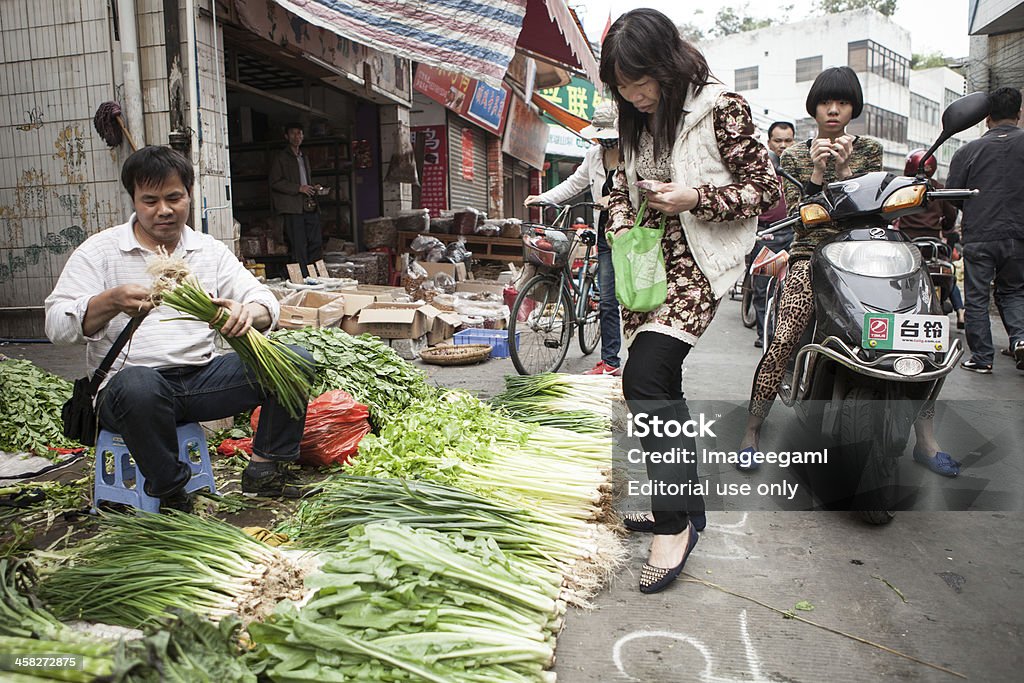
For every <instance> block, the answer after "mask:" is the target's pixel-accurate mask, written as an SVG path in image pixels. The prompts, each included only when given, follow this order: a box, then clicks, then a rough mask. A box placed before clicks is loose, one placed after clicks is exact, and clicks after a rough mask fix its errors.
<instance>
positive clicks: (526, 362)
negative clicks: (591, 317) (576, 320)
mask: <svg viewBox="0 0 1024 683" xmlns="http://www.w3.org/2000/svg"><path fill="white" fill-rule="evenodd" d="M571 316H572V312H571V309H570V308H569V297H568V296H567V295H566V293H565V291H564V290H563V288H562V281H561V278H558V277H555V276H551V275H537V276H536V277H534V278H532V279H531V280H530V281H529V282H527V283H526V286H525V287H523V289H522V291H520V292H519V295H518V296H517V297H516V300H515V303H513V304H512V311H511V319H510V320H509V323H508V339H509V344H508V346H509V352H510V354H511V356H512V365H514V366H515V368H516V372H518V373H519V374H520V375H535V374H537V373H541V372H557V371H558V368H560V367H561V365H562V361H563V360H564V359H565V353H566V351H568V350H569V336H570V335H571V334H572V323H571V321H570V317H571ZM517 335H518V338H519V343H518V344H516V337H517Z"/></svg>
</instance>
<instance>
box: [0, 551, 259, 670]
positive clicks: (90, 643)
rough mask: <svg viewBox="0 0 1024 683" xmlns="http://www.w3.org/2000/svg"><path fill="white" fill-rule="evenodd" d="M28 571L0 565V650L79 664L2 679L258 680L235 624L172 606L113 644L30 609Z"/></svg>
mask: <svg viewBox="0 0 1024 683" xmlns="http://www.w3.org/2000/svg"><path fill="white" fill-rule="evenodd" d="M32 574H33V571H32V569H31V567H30V566H29V565H28V563H27V562H24V561H22V562H19V563H14V564H12V563H10V562H8V561H7V560H2V561H0V653H3V654H15V655H20V656H24V657H33V656H34V657H58V656H59V657H68V656H73V657H75V658H76V659H77V660H78V662H79V665H78V666H76V667H73V668H69V667H62V668H50V669H47V668H33V669H27V668H26V669H23V670H22V673H21V674H17V673H14V672H11V671H6V672H4V674H3V676H2V677H3V680H4V681H11V682H12V683H17V682H18V681H39V680H61V681H82V682H83V683H85V682H91V681H96V680H104V681H106V680H110V681H118V682H119V683H163V682H164V681H188V682H189V683H256V676H255V674H253V673H252V672H251V671H250V670H249V668H248V667H247V666H246V664H245V662H244V660H242V659H241V658H239V654H240V653H239V630H240V627H241V622H239V621H238V619H235V618H227V619H224V620H222V621H221V622H220V624H212V623H210V622H209V621H208V620H206V619H203V618H201V617H197V616H196V615H195V614H193V613H191V612H186V611H184V610H180V609H175V610H173V611H172V614H170V615H169V619H168V620H162V621H159V622H156V623H154V624H152V628H149V629H147V633H146V636H145V637H144V638H141V639H137V640H130V641H120V642H115V641H113V640H110V639H108V638H106V637H102V636H98V635H94V634H93V633H91V632H82V631H79V630H76V629H73V628H70V627H68V626H66V625H65V624H63V623H61V622H60V621H59V620H58V619H57V618H56V617H54V616H53V615H52V614H50V613H49V612H47V611H46V610H45V609H43V608H41V607H40V606H39V605H38V604H32V603H31V602H30V601H29V598H28V597H27V595H26V593H28V592H30V591H31V580H30V579H31V577H32ZM30 672H31V673H30Z"/></svg>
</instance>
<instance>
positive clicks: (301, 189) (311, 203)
mask: <svg viewBox="0 0 1024 683" xmlns="http://www.w3.org/2000/svg"><path fill="white" fill-rule="evenodd" d="M303 137H304V135H303V132H302V126H301V125H300V124H298V123H289V124H288V125H287V126H285V130H284V139H285V140H287V141H288V146H287V147H286V148H284V149H282V150H281V151H280V152H278V153H277V156H275V157H274V160H273V161H272V162H271V164H270V194H271V196H272V197H273V200H274V211H275V212H276V213H277V215H279V216H281V219H282V220H283V221H284V233H285V235H286V236H287V237H288V242H289V244H290V245H291V247H290V248H291V253H292V258H293V259H295V260H296V261H298V263H299V266H301V268H302V275H303V277H306V276H308V275H309V273H308V271H307V269H306V266H307V265H309V264H310V263H316V262H317V261H319V260H320V259H321V258H323V244H322V238H321V236H320V209H319V207H317V204H316V199H315V197H316V194H317V190H318V188H317V187H315V186H314V185H313V184H312V175H311V174H310V170H309V159H307V158H306V156H305V155H304V154H303V153H302V149H300V148H301V146H302V140H303Z"/></svg>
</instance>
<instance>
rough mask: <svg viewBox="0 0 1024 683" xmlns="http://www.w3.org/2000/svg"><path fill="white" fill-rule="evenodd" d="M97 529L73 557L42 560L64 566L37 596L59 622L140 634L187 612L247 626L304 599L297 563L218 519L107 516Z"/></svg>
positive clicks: (52, 556)
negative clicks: (165, 617)
mask: <svg viewBox="0 0 1024 683" xmlns="http://www.w3.org/2000/svg"><path fill="white" fill-rule="evenodd" d="M100 526H101V531H100V533H99V534H97V535H96V536H94V537H93V538H91V539H89V540H88V541H86V542H85V543H83V544H82V545H80V546H78V547H77V548H76V549H75V551H74V554H73V555H70V556H64V555H62V554H46V553H39V554H38V556H39V557H40V558H41V559H43V560H44V561H45V560H51V561H53V560H56V561H57V562H58V563H60V564H58V566H56V568H55V569H53V570H52V571H51V572H50V573H49V574H48V575H47V576H46V577H45V578H44V579H43V581H42V582H41V583H40V585H39V591H38V593H39V596H40V598H42V600H43V601H44V602H45V603H46V604H47V605H48V606H49V607H50V609H51V610H52V611H53V612H54V614H56V615H57V617H59V618H61V619H67V618H76V619H85V620H87V621H101V622H104V623H109V624H119V625H121V626H127V627H129V628H138V627H139V626H140V625H142V624H144V623H146V622H148V621H151V620H153V619H154V618H157V617H160V616H161V615H162V614H164V612H165V611H166V610H168V609H170V608H174V607H181V606H185V605H187V606H188V607H189V608H190V609H192V610H194V611H195V612H197V613H199V614H202V615H205V616H208V617H210V618H212V619H221V618H224V617H226V616H228V615H230V614H239V615H240V616H241V617H242V618H243V619H244V618H253V617H258V616H261V615H262V614H264V613H266V612H269V611H270V609H272V608H273V605H274V604H275V603H276V602H277V601H278V600H280V599H281V598H283V597H288V596H294V595H298V594H301V592H300V591H301V583H302V580H301V575H300V573H299V570H298V569H297V568H296V567H295V565H294V564H292V562H290V561H289V560H287V559H285V558H284V557H283V556H282V555H281V554H280V553H279V552H278V551H276V550H274V549H273V548H270V547H269V546H266V545H264V544H263V543H260V542H259V541H256V540H254V539H252V538H250V537H249V536H247V535H245V533H243V532H242V531H241V530H240V529H237V528H236V527H233V526H230V525H228V524H225V523H224V522H220V521H218V520H216V519H207V518H202V517H198V516H194V515H188V514H183V513H178V512H171V513H168V514H160V515H138V516H135V515H105V516H103V517H102V518H101V520H100ZM61 561H63V562H62V563H61Z"/></svg>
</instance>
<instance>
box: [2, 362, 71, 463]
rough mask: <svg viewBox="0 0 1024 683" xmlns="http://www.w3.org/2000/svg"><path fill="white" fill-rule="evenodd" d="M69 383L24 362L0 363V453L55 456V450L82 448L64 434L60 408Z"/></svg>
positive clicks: (69, 396)
mask: <svg viewBox="0 0 1024 683" xmlns="http://www.w3.org/2000/svg"><path fill="white" fill-rule="evenodd" d="M69 398H71V382H69V381H67V380H66V379H64V378H62V377H58V376H56V375H51V374H50V373H48V372H46V371H45V370H43V369H42V368H39V367H37V366H35V365H33V364H32V363H30V362H29V361H27V360H15V359H2V360H0V450H4V451H9V452H21V451H27V452H29V453H34V454H36V455H41V456H44V457H52V456H54V455H55V454H54V452H53V451H51V450H50V448H49V447H50V446H52V447H54V448H75V447H79V446H80V445H81V444H78V443H77V442H74V441H71V440H70V439H68V438H66V437H65V436H64V434H63V429H64V423H63V421H62V420H61V417H60V411H61V408H62V407H63V406H64V403H65V402H66V401H67V400H68V399H69Z"/></svg>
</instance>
